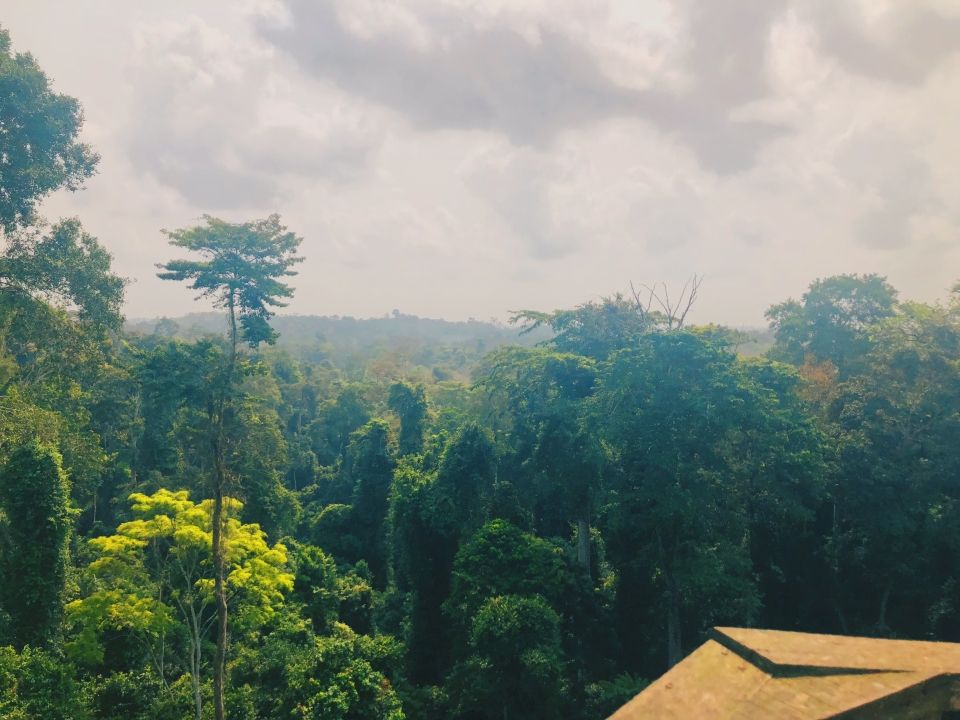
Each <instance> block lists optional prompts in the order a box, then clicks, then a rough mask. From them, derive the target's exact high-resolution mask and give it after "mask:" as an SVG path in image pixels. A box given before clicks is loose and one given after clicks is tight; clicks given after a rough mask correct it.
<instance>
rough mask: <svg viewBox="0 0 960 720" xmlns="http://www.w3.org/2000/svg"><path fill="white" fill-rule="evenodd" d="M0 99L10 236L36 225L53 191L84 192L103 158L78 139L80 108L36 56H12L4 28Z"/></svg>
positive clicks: (0, 32) (1, 222) (3, 216)
mask: <svg viewBox="0 0 960 720" xmlns="http://www.w3.org/2000/svg"><path fill="white" fill-rule="evenodd" d="M0 97H2V98H3V102H2V103H0V128H3V132H2V133H0V229H2V230H3V232H5V233H10V232H12V231H14V230H15V229H17V228H18V227H22V226H24V225H27V224H29V223H31V222H33V220H34V219H35V210H36V205H37V203H39V202H40V201H41V200H42V199H43V198H44V197H46V196H47V195H49V194H50V193H51V192H53V191H54V190H57V189H59V188H66V189H68V190H76V189H78V188H80V187H81V186H82V185H83V181H84V180H86V179H87V178H88V177H90V176H91V175H93V173H94V170H95V168H96V166H97V162H98V161H99V159H100V158H99V156H98V155H97V154H96V153H94V152H93V151H92V150H91V149H90V148H89V147H88V146H87V145H85V144H83V143H80V142H78V141H77V136H78V135H79V133H80V128H81V126H82V125H83V112H82V110H81V109H80V104H79V103H78V102H77V101H76V99H74V98H72V97H69V96H67V95H59V94H57V93H55V92H54V91H53V90H52V88H51V87H50V81H49V80H48V79H47V76H46V75H45V74H44V72H43V70H41V69H40V67H39V66H38V65H37V63H36V61H35V60H34V59H33V56H32V55H29V54H24V53H17V54H15V55H14V54H12V53H11V52H10V35H9V33H8V32H7V31H6V30H4V29H2V28H0Z"/></svg>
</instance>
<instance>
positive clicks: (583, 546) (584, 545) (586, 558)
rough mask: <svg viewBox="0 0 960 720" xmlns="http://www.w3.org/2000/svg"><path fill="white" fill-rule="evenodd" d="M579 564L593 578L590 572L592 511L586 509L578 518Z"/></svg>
mask: <svg viewBox="0 0 960 720" xmlns="http://www.w3.org/2000/svg"><path fill="white" fill-rule="evenodd" d="M577 562H578V563H579V564H580V567H582V568H583V569H584V571H586V573H587V575H589V576H590V577H593V575H592V573H591V572H590V511H589V510H588V509H587V508H586V507H584V510H583V514H582V515H581V516H580V517H579V518H577Z"/></svg>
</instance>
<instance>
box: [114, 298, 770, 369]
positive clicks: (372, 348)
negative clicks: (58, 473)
mask: <svg viewBox="0 0 960 720" xmlns="http://www.w3.org/2000/svg"><path fill="white" fill-rule="evenodd" d="M271 322H272V324H273V326H274V327H275V328H276V330H277V332H279V333H280V338H279V340H278V345H279V346H280V347H281V348H284V349H286V350H287V351H288V352H290V354H291V355H294V356H296V357H301V358H303V359H309V360H312V361H314V362H316V361H322V360H327V361H329V362H331V363H332V364H334V365H336V366H338V367H346V366H348V365H352V364H356V363H357V362H363V361H365V360H370V359H372V358H375V357H377V356H381V355H385V354H391V353H394V354H402V355H404V356H406V358H407V359H408V360H410V361H413V362H415V363H417V364H421V365H424V366H432V365H437V364H442V365H445V366H448V367H457V368H465V367H467V366H469V365H471V364H472V363H474V362H476V361H477V360H479V359H480V358H481V357H483V356H484V355H485V354H486V353H488V352H490V351H491V350H493V349H495V348H497V347H499V346H501V345H507V344H513V345H526V346H530V345H535V344H537V343H539V342H542V341H544V340H547V339H549V338H550V331H549V330H548V329H546V328H538V329H537V330H536V331H534V332H531V333H527V334H523V335H522V334H521V333H520V329H519V328H518V327H517V326H514V325H503V324H497V323H492V322H483V321H480V320H467V321H453V320H438V319H433V318H422V317H417V316H416V315H405V314H403V313H397V312H395V313H394V314H392V315H389V316H385V317H378V318H355V317H350V316H339V315H330V316H327V315H278V316H276V317H275V318H273V320H272V321H271ZM126 329H127V331H128V332H131V333H134V334H141V335H151V334H159V335H167V336H170V337H177V338H180V339H183V340H194V339H196V338H199V337H202V336H204V335H210V334H221V333H223V332H224V331H225V330H226V327H225V319H224V316H223V315H222V314H220V313H215V312H206V313H191V314H189V315H185V316H183V317H179V318H151V319H133V320H128V321H127V323H126ZM741 331H742V332H743V333H744V334H745V335H746V336H747V338H748V339H745V341H744V342H742V343H741V344H740V345H739V346H738V347H737V352H738V353H739V354H741V355H748V356H749V355H760V354H762V353H764V352H766V350H767V349H768V348H769V347H770V345H771V344H772V343H773V335H772V332H771V331H770V330H769V329H767V328H741Z"/></svg>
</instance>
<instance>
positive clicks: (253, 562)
mask: <svg viewBox="0 0 960 720" xmlns="http://www.w3.org/2000/svg"><path fill="white" fill-rule="evenodd" d="M130 501H131V511H132V512H133V514H134V516H135V517H134V519H133V520H130V521H129V522H125V523H122V524H121V525H120V526H119V527H118V528H117V532H116V534H115V535H108V536H102V537H97V538H93V539H91V540H90V541H89V546H90V548H91V549H92V550H93V551H94V553H95V558H94V559H93V560H92V561H91V562H90V564H89V565H88V567H87V575H88V578H87V583H88V584H89V587H90V588H91V590H90V591H89V592H88V593H86V594H85V595H84V597H82V598H81V599H78V600H74V601H73V602H71V603H70V604H69V605H68V606H67V612H68V615H69V616H70V618H71V620H72V621H73V622H74V625H75V629H76V631H77V633H78V635H77V639H76V640H75V641H74V642H73V644H72V645H71V648H72V650H73V652H74V654H75V656H76V657H78V658H82V659H84V660H86V661H90V660H98V659H99V658H98V653H97V651H96V650H95V642H94V641H95V638H96V635H97V634H98V633H99V632H101V631H103V630H106V629H108V628H112V629H115V630H130V631H134V632H135V633H139V634H141V635H143V636H144V637H146V638H147V639H148V642H150V641H152V640H151V639H156V638H160V637H161V636H162V635H163V633H164V632H166V631H167V630H169V629H170V627H171V623H172V622H173V618H174V617H176V616H180V622H182V623H184V624H187V625H190V624H191V623H193V624H194V630H196V631H198V632H199V631H200V630H201V629H202V628H203V623H202V622H200V623H197V620H196V618H201V619H202V617H203V616H204V614H205V613H209V612H210V611H211V609H212V604H213V566H212V562H211V547H212V529H211V520H210V518H211V513H212V508H213V502H212V501H211V500H204V501H201V502H199V503H195V502H193V501H192V500H190V497H189V493H187V492H186V491H185V490H180V491H171V490H166V489H161V490H158V491H157V492H155V493H153V494H152V495H146V494H143V493H134V494H133V495H131V496H130ZM242 508H243V505H242V503H240V502H239V501H237V500H234V499H231V498H227V499H226V509H227V512H228V515H229V517H228V518H227V521H226V524H225V529H224V538H225V550H226V557H227V567H228V573H227V577H226V584H227V588H228V593H229V595H230V597H231V598H232V603H233V604H234V605H235V607H236V609H237V613H238V617H239V620H240V624H241V625H242V626H245V627H255V626H259V625H261V624H263V623H264V622H266V621H267V620H269V619H270V617H272V615H273V614H274V612H275V610H276V607H277V606H279V605H280V604H282V603H283V600H284V597H285V595H286V594H288V593H289V592H290V591H291V590H292V589H293V574H292V573H290V572H289V571H288V570H287V568H286V563H287V550H286V547H285V546H284V545H282V544H281V543H277V544H275V545H273V546H270V545H268V544H267V542H266V539H265V534H264V533H263V531H262V530H260V528H259V527H258V526H256V525H252V524H242V523H241V522H240V521H239V520H237V519H236V516H237V515H238V514H239V513H240V511H241V510H242Z"/></svg>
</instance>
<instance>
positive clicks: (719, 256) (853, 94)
mask: <svg viewBox="0 0 960 720" xmlns="http://www.w3.org/2000/svg"><path fill="white" fill-rule="evenodd" d="M0 8H2V11H0V24H2V25H4V26H5V27H7V28H8V29H9V30H10V32H11V34H12V37H13V42H14V45H15V48H16V49H17V50H29V51H30V52H32V53H33V54H34V55H35V56H36V57H37V58H38V60H39V62H40V64H41V65H42V67H43V68H44V69H45V70H46V71H47V72H48V74H49V75H50V76H51V77H52V78H53V79H54V81H55V83H56V87H57V88H58V89H59V90H61V91H63V92H66V93H69V94H72V95H75V96H77V97H78V98H79V99H80V100H81V101H82V102H83V104H84V106H85V109H86V116H87V126H86V129H85V137H86V139H87V140H88V141H89V142H91V143H92V144H94V145H95V146H96V147H97V149H98V150H99V151H100V152H101V154H102V156H103V161H102V164H101V167H100V173H99V174H98V175H97V176H96V177H94V178H93V179H91V181H90V182H89V183H88V188H87V189H86V190H84V191H82V192H80V193H76V194H72V195H70V194H64V195H58V196H55V197H54V198H52V199H51V200H50V201H48V203H47V204H46V213H47V214H48V215H49V216H50V217H51V218H56V217H57V216H60V215H78V216H79V217H80V218H81V219H82V220H83V221H84V223H85V225H86V226H87V227H88V229H89V230H90V231H91V232H93V233H94V234H96V235H98V236H99V237H100V239H101V240H102V241H103V242H104V243H105V244H106V245H107V246H108V247H109V248H110V249H111V251H112V252H113V253H114V255H115V257H116V264H117V267H118V269H119V270H120V271H121V272H122V273H124V274H126V275H128V276H130V277H132V278H134V280H135V283H134V284H133V285H132V286H131V287H130V289H129V292H128V305H127V314H128V315H130V316H134V317H142V316H155V315H174V314H179V313H183V312H187V311H190V310H193V309H197V308H196V305H195V304H194V303H193V302H192V298H191V295H190V293H189V292H188V291H187V290H186V289H184V288H180V287H176V286H173V285H169V284H166V283H162V282H160V281H159V280H157V279H155V277H154V272H155V269H154V264H155V263H157V262H162V261H164V260H166V259H168V258H169V257H171V253H170V250H168V248H167V246H166V245H165V240H164V238H163V236H162V235H161V233H160V229H161V228H175V227H181V226H184V225H188V224H191V223H194V222H196V220H197V219H198V217H199V216H200V215H201V214H203V213H211V214H216V215H220V216H222V217H224V218H227V219H230V220H244V219H251V218H255V217H260V216H263V215H265V214H267V213H269V212H274V211H276V212H279V213H280V214H281V215H282V217H283V219H284V221H285V222H286V223H287V224H288V225H289V226H290V227H291V228H292V229H294V230H296V231H297V232H298V233H299V234H301V235H303V237H304V238H305V239H304V244H303V247H302V249H303V253H304V255H306V257H307V261H306V262H305V263H304V264H303V265H302V266H301V275H300V277H299V278H298V279H297V282H296V284H297V286H298V290H297V295H296V298H295V300H294V302H293V303H292V305H291V307H290V308H289V311H291V312H299V313H320V314H333V313H337V314H352V315H358V316H366V315H382V314H383V313H385V312H388V311H390V310H391V309H393V308H399V309H400V310H402V311H403V312H410V313H416V314H420V315H427V316H433V317H448V318H466V317H468V316H473V317H478V318H488V317H491V316H494V317H499V318H503V317H505V315H506V313H507V311H508V310H510V309H515V308H521V307H535V308H542V309H549V308H553V307H564V306H572V305H575V304H578V303H581V302H584V301H586V300H590V299H595V298H597V297H599V296H601V295H603V294H609V293H612V292H615V291H617V290H621V289H624V288H625V287H626V286H627V285H628V283H629V282H630V281H631V280H634V281H637V282H647V283H650V282H654V281H666V282H669V283H673V284H675V285H680V284H682V282H683V280H684V278H685V277H687V276H688V275H689V274H691V273H694V272H696V273H699V274H702V275H704V276H705V278H706V280H705V283H704V285H703V288H702V291H701V293H702V295H701V297H702V300H701V303H700V305H699V306H698V308H697V319H699V320H714V321H722V322H727V323H731V324H738V325H759V324H761V323H762V322H763V311H764V309H765V308H766V307H767V306H768V305H770V304H772V303H774V302H778V301H781V300H783V299H785V298H786V297H788V296H791V295H793V296H796V295H799V294H800V293H802V292H803V289H804V288H805V286H806V285H807V284H808V283H809V282H810V281H811V280H813V279H814V278H816V277H822V276H826V275H830V274H834V273H839V272H879V273H882V274H885V275H887V276H888V277H889V278H890V280H891V281H892V282H893V283H894V284H895V285H896V286H897V287H899V288H900V289H901V291H902V292H903V293H904V294H905V295H906V296H908V297H916V298H920V299H925V300H933V299H936V298H939V297H943V296H944V295H945V293H946V291H947V289H948V288H949V287H950V286H951V285H952V284H953V283H954V282H955V281H956V280H958V279H960V241H958V238H960V233H958V230H960V162H958V159H960V131H958V129H957V124H956V118H957V117H958V115H960V92H958V88H960V5H958V4H957V3H956V2H953V1H952V0H911V2H909V3H908V2H903V1H902V0H710V2H706V1H705V0H670V1H666V0H593V1H591V2H584V1H583V0H481V1H479V2H478V1H477V0H276V1H274V0H262V1H261V0H249V1H247V2H237V1H236V0H205V2H203V3H197V2H188V1H187V0H173V1H172V2H165V3H139V2H120V1H119V0H112V1H107V0H85V1H84V2H82V3H62V2H56V1H55V0H31V2H14V1H13V0H0ZM168 285H169V286H168Z"/></svg>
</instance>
